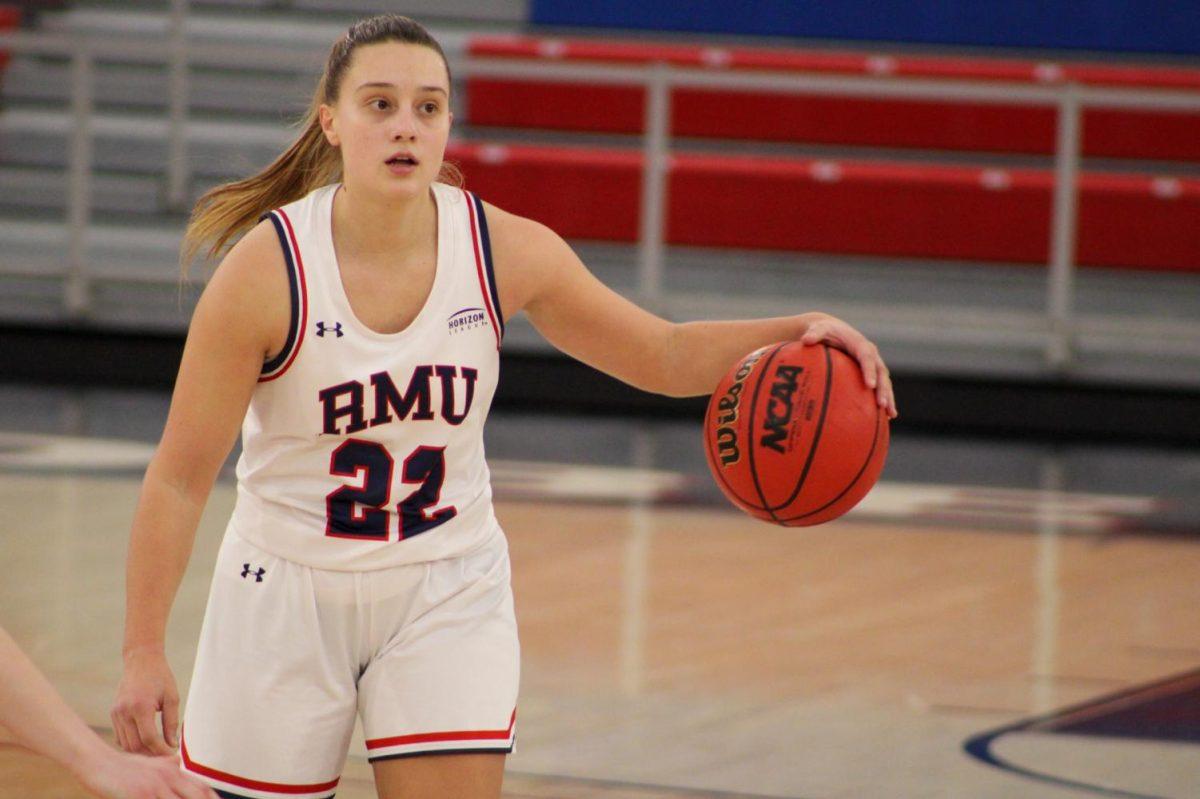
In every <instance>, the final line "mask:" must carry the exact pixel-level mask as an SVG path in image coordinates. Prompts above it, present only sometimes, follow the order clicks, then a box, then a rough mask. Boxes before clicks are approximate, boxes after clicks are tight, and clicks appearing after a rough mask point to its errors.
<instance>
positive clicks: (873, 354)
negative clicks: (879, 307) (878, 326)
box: [800, 313, 898, 419]
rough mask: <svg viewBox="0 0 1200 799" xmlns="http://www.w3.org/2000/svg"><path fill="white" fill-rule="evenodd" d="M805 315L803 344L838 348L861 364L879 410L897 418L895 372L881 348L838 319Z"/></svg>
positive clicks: (864, 379) (818, 315)
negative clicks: (893, 380) (892, 372)
mask: <svg viewBox="0 0 1200 799" xmlns="http://www.w3.org/2000/svg"><path fill="white" fill-rule="evenodd" d="M805 316H807V317H809V319H808V324H807V328H806V330H805V331H804V334H803V335H802V336H801V337H800V341H801V342H803V343H804V344H821V343H824V344H828V345H829V346H831V347H837V348H838V349H839V350H841V351H842V352H845V353H846V354H847V355H849V356H850V357H852V358H854V359H855V360H856V361H858V365H859V368H860V369H862V376H863V381H864V382H866V384H867V388H870V389H873V390H874V391H875V398H876V401H877V402H878V403H879V407H881V408H884V409H885V410H886V411H887V415H888V417H889V418H892V419H895V418H896V416H897V415H898V413H897V411H896V395H895V393H894V392H893V391H892V378H891V373H890V372H889V371H888V368H887V365H886V364H885V363H884V362H883V358H882V357H880V355H879V348H878V347H876V346H875V345H874V344H872V343H871V342H870V341H869V340H868V339H867V337H866V336H864V335H863V334H862V333H860V332H858V331H857V330H856V329H854V328H853V327H851V326H850V324H848V323H847V322H843V321H842V320H841V319H838V318H837V317H836V316H830V315H829V314H823V313H814V314H806V315H805Z"/></svg>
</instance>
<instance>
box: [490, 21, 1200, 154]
mask: <svg viewBox="0 0 1200 799" xmlns="http://www.w3.org/2000/svg"><path fill="white" fill-rule="evenodd" d="M468 52H469V53H470V54H471V55H473V56H480V57H504V58H518V59H535V60H547V61H577V62H592V63H610V64H611V63H621V64H651V63H656V62H664V63H670V64H674V65H679V66H690V67H706V68H709V69H737V70H770V71H783V72H797V73H801V72H805V73H814V72H815V73H828V74H839V75H860V76H861V75H870V76H876V77H879V76H906V77H922V78H940V79H959V80H976V81H1008V82H1023V83H1030V84H1057V83H1064V82H1077V83H1081V84H1086V85H1094V86H1109V87H1125V88H1156V89H1174V90H1188V91H1200V69H1186V68H1180V67H1167V66H1139V65H1110V64H1095V63H1051V62H1038V61H1019V60H1012V59H985V58H966V57H962V58H953V57H932V56H907V55H901V56H888V55H874V54H869V53H854V52H825V51H810V50H770V49H763V48H736V47H731V48H720V47H703V46H697V45H670V44H661V43H654V42H604V41H592V40H577V39H547V38H539V37H529V36H479V37H475V38H473V39H472V40H471V41H470V42H469V43H468ZM671 105H672V114H671V130H672V132H673V133H674V134H675V135H678V136H692V137H716V138H731V139H749V140H757V141H772V142H797V143H809V144H833V145H852V146H870V147H898V148H919V149H935V150H938V149H940V150H968V151H969V150H974V151H985V152H1003V153H1017V154H1048V153H1052V152H1053V151H1054V146H1055V121H1056V111H1055V109H1053V108H1050V107H1040V106H1030V105H1021V104H1017V103H1012V104H1001V105H994V104H987V103H977V102H970V101H961V100H960V101H953V102H949V101H933V100H891V99H884V98H854V97H837V96H819V95H803V94H795V95H792V94H786V95H785V94H777V93H775V94H770V93H763V92H751V91H735V90H713V89H695V88H678V89H675V90H674V91H673V93H672V100H671ZM643 108H644V91H643V89H641V88H640V87H638V86H595V85H588V84H579V83H558V82H549V81H535V80H509V79H500V78H470V79H468V81H467V117H468V119H469V120H470V122H471V124H473V125H481V126H497V127H522V128H546V129H552V130H573V131H595V132H607V133H637V132H640V131H641V130H642V129H643V119H642V116H643ZM1083 131H1084V132H1083V145H1082V146H1083V152H1084V154H1085V155H1088V156H1095V157H1106V158H1131V159H1148V160H1171V161H1200V113H1197V112H1180V111H1143V110H1130V109H1108V108H1089V109H1086V110H1085V113H1084V126H1083Z"/></svg>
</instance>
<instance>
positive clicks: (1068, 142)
mask: <svg viewBox="0 0 1200 799" xmlns="http://www.w3.org/2000/svg"><path fill="white" fill-rule="evenodd" d="M185 14H186V3H182V2H175V3H174V4H173V11H172V17H171V24H170V25H169V26H168V31H169V32H168V35H167V37H165V38H164V39H160V40H150V41H147V40H145V39H134V38H132V37H114V36H111V35H105V36H88V35H82V34H68V35H63V34H39V33H26V32H14V33H4V34H0V49H3V50H8V51H10V52H14V53H17V54H25V55H35V56H54V57H59V58H68V59H69V60H70V64H71V73H70V74H71V94H70V96H71V109H72V124H71V127H70V147H69V158H68V167H67V168H68V173H69V174H68V181H67V186H68V197H67V242H68V246H67V255H66V264H65V268H64V270H63V271H62V273H61V274H60V275H59V276H60V277H62V278H63V279H64V289H63V298H62V299H63V304H64V308H65V310H66V311H67V312H68V313H69V314H71V315H76V316H86V314H87V311H88V308H89V303H90V296H91V284H92V280H93V276H92V275H91V274H90V270H89V264H88V258H87V256H86V247H85V243H86V239H87V236H88V230H89V226H90V221H91V217H92V208H91V203H92V192H91V183H92V175H93V158H92V137H93V118H94V109H93V92H94V79H95V64H96V62H97V60H98V59H117V58H119V59H126V60H128V59H134V60H146V61H150V62H153V63H162V64H165V65H166V69H167V72H168V76H169V81H168V85H169V95H170V96H169V98H167V104H166V110H165V120H164V121H165V124H166V131H167V133H166V139H167V142H168V148H167V152H168V158H167V161H166V164H165V176H166V186H167V190H166V192H165V198H166V203H167V205H168V206H169V207H170V208H173V209H175V210H182V209H183V206H184V205H185V204H186V198H187V197H188V193H189V187H190V174H189V159H188V149H189V142H188V137H187V135H186V124H187V121H188V117H189V104H188V96H189V75H190V71H191V68H192V67H193V66H201V65H207V66H221V67H224V68H242V69H255V68H258V69H271V70H281V69H293V70H295V71H297V72H313V73H315V72H316V70H318V69H319V67H320V63H321V60H322V58H323V55H324V54H323V53H322V52H320V51H316V50H308V49H305V48H294V47H287V48H284V47H280V46H270V45H262V46H255V47H247V46H246V45H244V44H241V43H228V44H225V43H219V42H204V43H203V44H198V43H195V42H190V41H189V40H188V38H187V36H186V35H185V32H184V25H183V21H184V16H185ZM452 66H453V69H454V71H455V74H456V76H460V77H504V78H513V79H536V80H538V81H543V82H579V81H583V82H588V83H593V84H597V85H605V84H607V85H626V86H629V85H641V86H644V87H646V88H647V92H646V120H647V126H646V130H645V131H644V132H643V135H642V140H641V141H642V151H643V159H644V160H643V167H642V168H643V180H642V188H641V208H640V235H639V242H638V272H637V274H638V280H637V285H638V299H639V300H640V301H641V302H643V303H645V304H646V305H648V306H649V307H652V308H654V309H656V310H658V311H659V312H661V313H664V314H667V315H668V316H680V315H686V314H687V313H688V312H689V310H688V309H689V308H691V311H690V312H692V313H695V308H696V307H697V306H696V305H695V304H694V303H693V304H692V305H691V306H689V305H688V303H689V298H687V297H684V296H680V295H679V293H678V292H671V291H667V290H666V288H665V285H664V258H665V241H664V227H665V225H664V219H665V209H666V207H667V191H668V179H667V178H668V170H669V159H670V155H671V148H672V134H671V131H670V129H669V124H670V123H669V120H670V116H671V111H670V101H671V90H672V88H674V87H705V88H714V89H741V90H754V91H765V92H772V93H803V94H810V95H812V94H822V95H837V96H852V97H883V98H904V99H929V100H940V101H946V100H962V101H971V102H976V103H995V104H1012V103H1022V104H1029V105H1038V106H1050V107H1056V108H1057V114H1058V135H1057V147H1056V151H1055V155H1054V161H1055V191H1054V201H1053V212H1052V213H1053V219H1052V224H1051V242H1050V248H1049V252H1050V258H1049V264H1048V267H1049V268H1048V270H1047V273H1046V281H1045V287H1044V288H1045V303H1044V307H1043V309H1042V310H1041V311H1040V312H1037V313H1027V312H1020V311H1008V310H1006V311H997V312H996V313H986V314H981V313H979V312H977V311H970V312H964V313H960V314H957V315H956V314H955V312H954V310H953V309H939V310H938V311H937V312H936V313H930V311H931V310H932V309H912V308H909V309H898V308H892V307H884V306H872V307H871V308H870V309H862V310H864V311H865V312H867V313H869V315H870V318H872V319H875V320H877V321H880V322H881V323H883V324H885V325H887V326H889V329H890V330H891V331H892V333H893V335H896V336H899V337H901V338H904V337H907V338H909V339H910V340H912V341H921V340H934V341H936V340H939V339H941V340H952V339H955V338H961V337H963V336H976V337H978V336H980V335H990V334H991V333H995V334H996V335H1004V334H1005V333H1007V334H1009V335H1013V334H1014V331H1020V335H1022V336H1024V337H1025V339H1026V340H1028V339H1029V337H1033V338H1035V339H1037V340H1038V341H1039V342H1040V345H1039V346H1040V349H1041V352H1042V353H1043V366H1044V368H1045V369H1046V370H1047V371H1051V372H1063V371H1069V370H1070V368H1071V366H1072V363H1073V360H1074V358H1075V347H1074V343H1075V342H1076V341H1077V340H1078V339H1079V337H1080V336H1081V335H1082V334H1084V333H1087V334H1090V335H1092V336H1094V337H1098V338H1099V339H1100V340H1103V341H1104V342H1105V343H1104V344H1103V345H1101V346H1103V347H1107V348H1111V349H1113V350H1114V351H1126V352H1156V353H1162V352H1167V353H1168V354H1170V355H1172V356H1174V357H1176V358H1181V359H1183V360H1184V362H1186V363H1192V364H1200V324H1198V323H1195V322H1194V321H1191V320H1174V321H1171V320H1167V321H1163V320H1158V319H1154V318H1151V317H1150V316H1148V315H1146V314H1141V315H1138V316H1127V317H1121V316H1112V315H1109V316H1105V317H1103V318H1101V317H1098V316H1092V317H1083V316H1081V315H1079V314H1078V313H1076V311H1075V308H1074V300H1075V289H1074V285H1075V276H1076V269H1075V263H1074V252H1075V243H1076V231H1077V209H1076V206H1077V194H1078V190H1077V186H1078V176H1079V170H1080V157H1081V156H1080V141H1081V124H1080V119H1081V109H1082V108H1083V107H1085V106H1088V107H1109V108H1126V109H1171V110H1180V111H1200V92H1178V91H1164V90H1147V89H1137V90H1130V89H1109V88H1095V87H1085V86H1080V85H1076V84H1063V85H1053V86H1052V85H1044V86H1033V85H1027V84H1008V83H999V82H968V81H962V80H933V79H914V78H898V77H887V78H872V77H857V76H832V75H817V74H790V73H789V74H783V73H768V72H753V73H750V72H733V71H730V72H720V71H713V70H706V69H696V68H682V67H676V66H671V65H667V64H655V65H652V66H649V67H646V66H625V65H591V64H587V65H584V64H568V63H561V64H554V65H547V64H545V63H526V62H521V61H519V60H509V59H497V58H477V57H466V58H463V59H461V60H456V61H455V62H454V63H453V65H452ZM281 138H282V132H281ZM164 266H167V265H164ZM10 268H11V265H10V264H8V263H5V262H4V260H3V259H0V274H6V273H8V271H9V269H10ZM175 280H176V276H175V273H174V270H173V269H170V268H164V270H163V272H162V282H163V283H171V282H173V281H175ZM748 299H749V301H750V302H751V304H752V303H753V298H748ZM768 300H769V298H763V304H762V307H763V308H768V307H769V306H770V303H769V301H768ZM701 304H703V303H701ZM889 320H890V322H889ZM1185 382H1186V381H1185ZM1193 382H1196V383H1198V384H1200V368H1197V369H1196V380H1195V381H1193Z"/></svg>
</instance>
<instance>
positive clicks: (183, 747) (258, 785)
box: [179, 735, 341, 794]
mask: <svg viewBox="0 0 1200 799" xmlns="http://www.w3.org/2000/svg"><path fill="white" fill-rule="evenodd" d="M179 738H180V740H179V751H180V753H182V755H183V765H184V766H185V767H186V768H187V770H188V771H192V772H195V773H196V774H199V775H201V776H203V777H210V778H212V779H214V780H220V781H221V782H228V783H229V784H231V785H236V786H238V787H239V788H251V789H253V790H256V791H272V792H274V793H287V794H292V793H316V792H317V791H332V790H333V789H334V788H336V787H337V784H338V782H340V781H341V777H338V778H337V779H335V780H332V781H331V782H321V783H313V784H312V785H286V784H284V783H280V782H262V781H260V780H248V779H246V778H245V777H239V776H237V775H236V774H228V773H226V772H224V771H217V770H216V769H215V768H209V767H208V766H202V765H200V764H199V763H197V762H196V761H194V760H192V759H191V758H190V757H188V750H187V739H185V738H184V737H183V736H182V735H180V736H179Z"/></svg>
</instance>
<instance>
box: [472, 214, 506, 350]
mask: <svg viewBox="0 0 1200 799" xmlns="http://www.w3.org/2000/svg"><path fill="white" fill-rule="evenodd" d="M471 199H472V200H473V201H474V203H475V209H476V212H477V213H478V215H479V241H480V243H481V244H482V245H483V246H482V249H483V267H484V269H486V270H487V282H488V291H489V293H490V294H491V295H492V308H493V309H494V310H495V311H496V324H498V325H499V326H500V338H504V314H503V313H502V312H501V310H500V295H499V293H497V291H496V271H495V269H493V268H492V240H491V238H490V237H489V236H488V226H487V217H486V216H485V215H484V213H483V200H481V199H479V196H478V195H476V194H472V195H471Z"/></svg>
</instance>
